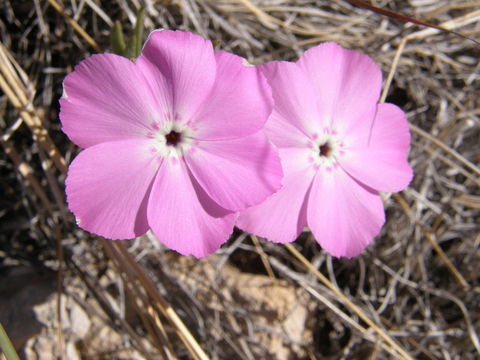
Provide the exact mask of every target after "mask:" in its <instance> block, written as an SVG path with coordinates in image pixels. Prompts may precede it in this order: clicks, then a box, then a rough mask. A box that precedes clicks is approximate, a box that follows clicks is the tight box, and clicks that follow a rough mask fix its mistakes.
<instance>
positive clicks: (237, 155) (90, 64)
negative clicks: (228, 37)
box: [60, 30, 282, 257]
mask: <svg viewBox="0 0 480 360" xmlns="http://www.w3.org/2000/svg"><path fill="white" fill-rule="evenodd" d="M243 61H244V59H242V58H240V57H238V56H235V55H232V54H229V53H226V52H214V50H213V47H212V44H211V42H210V41H207V40H205V39H203V38H202V37H200V36H198V35H194V34H191V33H186V32H180V31H168V30H164V31H155V32H153V33H152V34H151V35H150V37H149V39H148V41H147V43H146V44H145V46H144V48H143V50H142V53H141V55H140V56H139V57H138V58H137V59H136V60H135V61H130V60H129V59H126V58H123V57H120V56H117V55H113V54H101V55H93V56H91V57H89V58H87V59H86V60H84V61H82V62H81V63H80V64H79V65H78V66H77V67H76V68H75V71H73V72H72V73H70V74H69V75H68V76H67V77H66V78H65V80H64V84H63V85H64V94H63V96H62V99H61V100H60V103H61V110H60V119H61V122H62V126H63V127H62V130H63V131H64V132H65V133H66V134H67V135H68V137H69V138H70V139H71V140H72V141H73V142H74V143H75V144H76V145H78V146H80V147H82V148H83V149H84V150H83V151H81V152H80V154H79V155H78V156H77V157H76V158H75V159H74V160H73V162H72V163H71V164H70V167H69V171H68V175H67V179H66V193H67V201H68V206H69V209H70V210H71V211H72V212H73V214H74V215H75V217H76V218H77V222H78V224H79V226H80V227H82V228H83V229H85V230H87V231H90V232H92V233H95V234H98V235H101V236H104V237H106V238H110V239H129V238H133V237H136V236H139V235H142V234H144V233H145V232H146V231H147V230H149V229H152V230H153V232H154V233H155V234H156V236H157V238H158V239H159V240H160V241H161V242H162V243H164V244H165V245H166V246H168V247H169V248H172V249H174V250H177V251H178V252H180V253H182V254H192V255H194V256H197V257H201V256H205V255H207V254H209V253H211V252H213V251H215V250H216V249H217V248H218V247H219V246H220V245H221V244H222V243H223V242H225V241H226V240H227V239H228V236H229V235H230V234H231V232H232V229H233V226H234V220H235V216H236V215H235V214H236V212H238V211H239V210H243V209H245V208H246V207H249V206H252V205H255V204H258V203H260V202H261V201H263V200H264V199H265V198H267V197H268V196H269V195H270V194H271V193H273V192H274V191H275V190H277V189H278V188H279V187H280V185H281V178H282V168H281V164H280V160H279V158H278V154H277V152H276V150H275V148H274V147H273V146H272V145H271V144H270V143H269V142H268V140H267V139H266V137H265V135H264V134H263V132H262V131H261V129H262V128H263V126H264V123H265V121H266V119H267V118H268V115H269V114H270V112H271V110H272V106H273V105H272V98H271V90H270V87H269V86H268V84H267V83H266V81H265V79H264V77H263V76H262V75H261V73H260V72H259V71H258V70H257V69H256V68H254V67H247V66H245V65H244V63H243Z"/></svg>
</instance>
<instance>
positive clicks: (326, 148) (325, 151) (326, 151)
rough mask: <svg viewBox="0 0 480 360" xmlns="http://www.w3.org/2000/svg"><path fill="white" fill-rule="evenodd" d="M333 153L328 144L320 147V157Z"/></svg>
mask: <svg viewBox="0 0 480 360" xmlns="http://www.w3.org/2000/svg"><path fill="white" fill-rule="evenodd" d="M331 152H332V148H331V146H330V144H329V143H328V142H326V143H325V144H323V145H320V146H319V147H318V153H319V154H320V156H329V155H330V153H331Z"/></svg>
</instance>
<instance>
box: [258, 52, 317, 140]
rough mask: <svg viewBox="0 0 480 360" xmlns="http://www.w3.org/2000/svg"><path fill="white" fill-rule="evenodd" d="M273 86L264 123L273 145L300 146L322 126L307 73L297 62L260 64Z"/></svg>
mask: <svg viewBox="0 0 480 360" xmlns="http://www.w3.org/2000/svg"><path fill="white" fill-rule="evenodd" d="M260 69H261V70H262V72H263V74H264V75H265V77H266V78H267V81H268V83H269V84H270V86H271V87H272V89H273V99H274V110H273V113H272V115H271V117H270V119H269V120H268V121H267V124H266V125H265V132H266V133H267V135H268V137H269V139H270V140H271V141H272V142H273V143H274V144H275V145H277V146H280V147H287V146H304V143H305V140H306V139H308V137H311V136H312V135H313V134H314V133H318V132H319V131H320V130H321V129H322V122H321V118H320V113H319V111H318V107H317V103H316V95H317V94H315V92H314V88H313V86H312V84H311V81H310V79H309V78H308V76H307V74H306V73H305V72H304V71H303V70H302V69H301V68H300V67H298V66H297V64H294V63H290V62H286V61H273V62H269V63H266V64H264V65H261V66H260Z"/></svg>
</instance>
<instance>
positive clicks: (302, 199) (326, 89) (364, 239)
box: [237, 43, 413, 257]
mask: <svg viewBox="0 0 480 360" xmlns="http://www.w3.org/2000/svg"><path fill="white" fill-rule="evenodd" d="M261 69H262V71H263V73H264V74H265V76H266V77H267V81H268V82H269V84H270V85H271V86H272V89H273V97H274V109H273V113H272V115H271V116H270V118H269V120H268V121H267V124H266V126H265V132H266V134H267V136H268V137H269V138H270V139H271V140H272V141H273V143H274V144H275V145H277V147H278V148H279V154H280V158H281V161H282V166H283V171H284V173H285V178H284V180H283V187H282V189H281V190H280V191H278V192H277V193H275V194H274V195H273V196H271V197H270V198H268V199H267V200H266V201H265V202H263V203H262V204H260V205H258V206H254V207H252V208H249V209H247V210H245V211H243V212H242V213H241V214H240V217H239V220H238V222H237V225H238V226H239V227H240V228H242V229H244V230H246V231H248V232H251V233H254V234H257V235H259V236H262V237H265V238H267V239H268V240H271V241H274V242H280V243H285V242H289V241H293V240H295V239H296V238H297V236H298V235H299V234H300V233H301V232H302V230H303V228H304V227H305V226H306V225H308V227H309V228H310V229H311V231H312V232H313V234H314V235H315V238H316V239H317V241H318V242H319V243H320V245H321V246H322V247H323V248H324V249H325V250H326V251H328V252H329V253H331V254H332V255H334V256H347V257H352V256H355V255H357V254H359V253H360V252H361V251H362V250H363V249H364V248H365V247H366V246H367V245H368V244H369V243H370V242H371V241H372V239H373V238H374V237H375V236H376V235H377V234H378V233H379V231H380V229H381V227H382V225H383V223H384V220H385V214H384V209H383V204H382V200H381V198H380V196H379V194H378V191H385V192H395V191H400V190H402V189H403V188H405V187H406V186H407V185H408V184H409V182H410V180H411V178H412V174H413V173H412V169H411V168H410V166H409V165H408V162H407V151H408V146H409V143H410V134H409V131H408V124H407V121H406V119H405V116H404V114H403V112H402V111H401V110H400V109H399V108H397V107H396V106H395V105H392V104H377V101H378V98H379V95H380V89H381V85H382V75H381V71H380V69H379V68H378V67H377V66H376V65H375V64H374V63H373V61H372V60H371V59H370V58H369V57H367V56H365V55H362V54H360V53H357V52H355V51H349V50H345V49H342V48H341V47H340V46H339V45H337V44H334V43H326V44H323V45H320V46H317V47H314V48H312V49H310V50H308V51H307V52H305V54H304V55H303V56H302V57H301V58H300V59H299V60H298V61H297V62H296V63H289V62H271V63H267V64H265V65H263V66H262V67H261Z"/></svg>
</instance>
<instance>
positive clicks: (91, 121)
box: [60, 54, 161, 148]
mask: <svg viewBox="0 0 480 360" xmlns="http://www.w3.org/2000/svg"><path fill="white" fill-rule="evenodd" d="M63 89H64V93H63V97H62V99H61V100H60V106H61V108H60V120H61V121H62V130H63V131H64V132H65V133H66V134H67V135H68V137H69V138H70V140H72V141H73V142H74V143H75V144H77V145H78V146H80V147H83V148H86V147H89V146H93V145H95V144H99V143H102V142H106V141H115V140H122V139H128V138H135V137H136V138H140V137H144V136H145V134H146V133H147V132H148V126H149V124H150V122H151V121H150V119H153V118H155V117H156V114H157V113H158V110H157V109H158V108H159V107H160V106H159V103H160V102H159V98H160V97H161V96H160V94H159V91H154V89H152V88H150V87H148V86H147V85H146V84H145V81H144V78H143V74H142V72H141V71H140V69H139V68H138V67H137V66H135V64H134V63H133V62H131V61H130V60H128V59H125V58H124V57H121V56H117V55H113V54H101V55H93V56H90V57H89V58H88V59H85V60H84V61H82V62H81V63H80V64H79V65H78V66H76V67H75V71H73V72H72V73H70V74H69V75H67V77H66V78H65V80H64V82H63Z"/></svg>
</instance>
